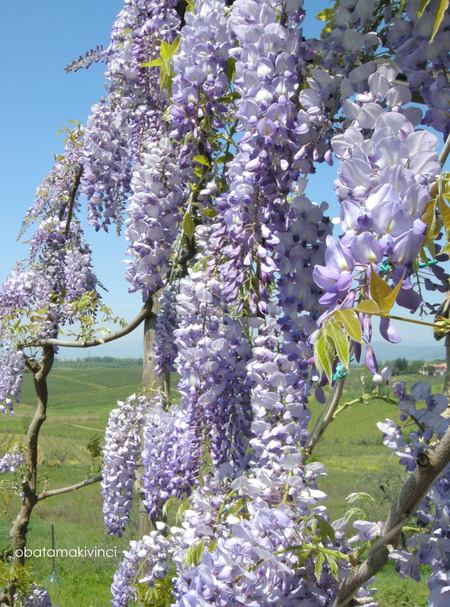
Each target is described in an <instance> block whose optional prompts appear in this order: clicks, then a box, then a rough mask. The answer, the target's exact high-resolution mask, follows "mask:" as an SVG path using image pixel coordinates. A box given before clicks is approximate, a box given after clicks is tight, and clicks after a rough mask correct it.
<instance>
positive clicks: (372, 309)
mask: <svg viewBox="0 0 450 607" xmlns="http://www.w3.org/2000/svg"><path fill="white" fill-rule="evenodd" d="M355 311H356V312H362V313H363V314H381V313H382V312H381V309H380V306H379V305H378V304H377V303H375V302H374V301H372V300H371V299H365V300H364V301H360V302H359V304H358V305H357V307H356V308H355Z"/></svg>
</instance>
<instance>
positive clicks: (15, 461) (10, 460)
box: [0, 447, 23, 474]
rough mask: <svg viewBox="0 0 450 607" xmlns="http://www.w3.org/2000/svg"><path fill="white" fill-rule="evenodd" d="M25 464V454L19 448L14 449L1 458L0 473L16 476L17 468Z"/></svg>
mask: <svg viewBox="0 0 450 607" xmlns="http://www.w3.org/2000/svg"><path fill="white" fill-rule="evenodd" d="M22 463H23V454H22V453H21V452H20V451H19V450H18V448H17V447H13V448H12V449H10V450H9V451H7V452H6V453H5V455H3V457H1V458H0V472H12V473H13V474H16V472H17V468H18V467H19V466H20V465H21V464H22Z"/></svg>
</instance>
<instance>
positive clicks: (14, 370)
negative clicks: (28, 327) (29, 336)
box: [0, 342, 25, 414]
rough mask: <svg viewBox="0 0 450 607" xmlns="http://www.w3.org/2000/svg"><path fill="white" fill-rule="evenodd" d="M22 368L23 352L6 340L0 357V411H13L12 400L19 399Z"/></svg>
mask: <svg viewBox="0 0 450 607" xmlns="http://www.w3.org/2000/svg"><path fill="white" fill-rule="evenodd" d="M24 370H25V357H24V354H23V352H22V351H21V350H17V349H16V348H15V347H14V345H13V344H12V343H11V342H6V343H5V344H4V345H3V355H2V357H1V358H0V413H5V414H6V413H13V406H14V402H16V403H18V402H19V400H20V389H21V385H22V378H23V373H24ZM2 403H4V404H2Z"/></svg>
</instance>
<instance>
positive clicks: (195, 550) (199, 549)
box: [182, 542, 205, 567]
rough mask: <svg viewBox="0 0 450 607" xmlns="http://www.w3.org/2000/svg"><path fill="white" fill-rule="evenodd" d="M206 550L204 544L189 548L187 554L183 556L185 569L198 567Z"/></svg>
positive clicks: (196, 544) (193, 545) (200, 543)
mask: <svg viewBox="0 0 450 607" xmlns="http://www.w3.org/2000/svg"><path fill="white" fill-rule="evenodd" d="M204 550H205V544H204V542H198V543H194V544H192V545H191V546H189V548H188V550H187V552H186V554H185V555H184V556H183V561H182V564H183V567H197V565H199V564H200V560H201V558H202V554H203V552H204Z"/></svg>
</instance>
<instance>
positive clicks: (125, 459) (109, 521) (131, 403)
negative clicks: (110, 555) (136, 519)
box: [102, 394, 149, 535]
mask: <svg viewBox="0 0 450 607" xmlns="http://www.w3.org/2000/svg"><path fill="white" fill-rule="evenodd" d="M148 406H149V405H148V399H147V397H145V396H136V395H135V394H133V395H132V396H130V397H128V398H127V400H126V401H125V402H119V408H118V409H114V410H113V411H111V414H110V417H109V420H108V426H107V428H106V433H105V442H106V445H105V448H104V451H103V480H102V495H103V513H104V517H105V524H106V526H107V528H108V532H109V533H111V534H118V535H122V533H123V531H124V529H125V527H126V525H127V523H128V522H129V515H130V511H131V505H132V494H133V485H134V483H135V481H136V468H137V465H138V461H139V456H140V453H141V430H142V428H143V425H144V420H145V414H146V411H147V408H148Z"/></svg>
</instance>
